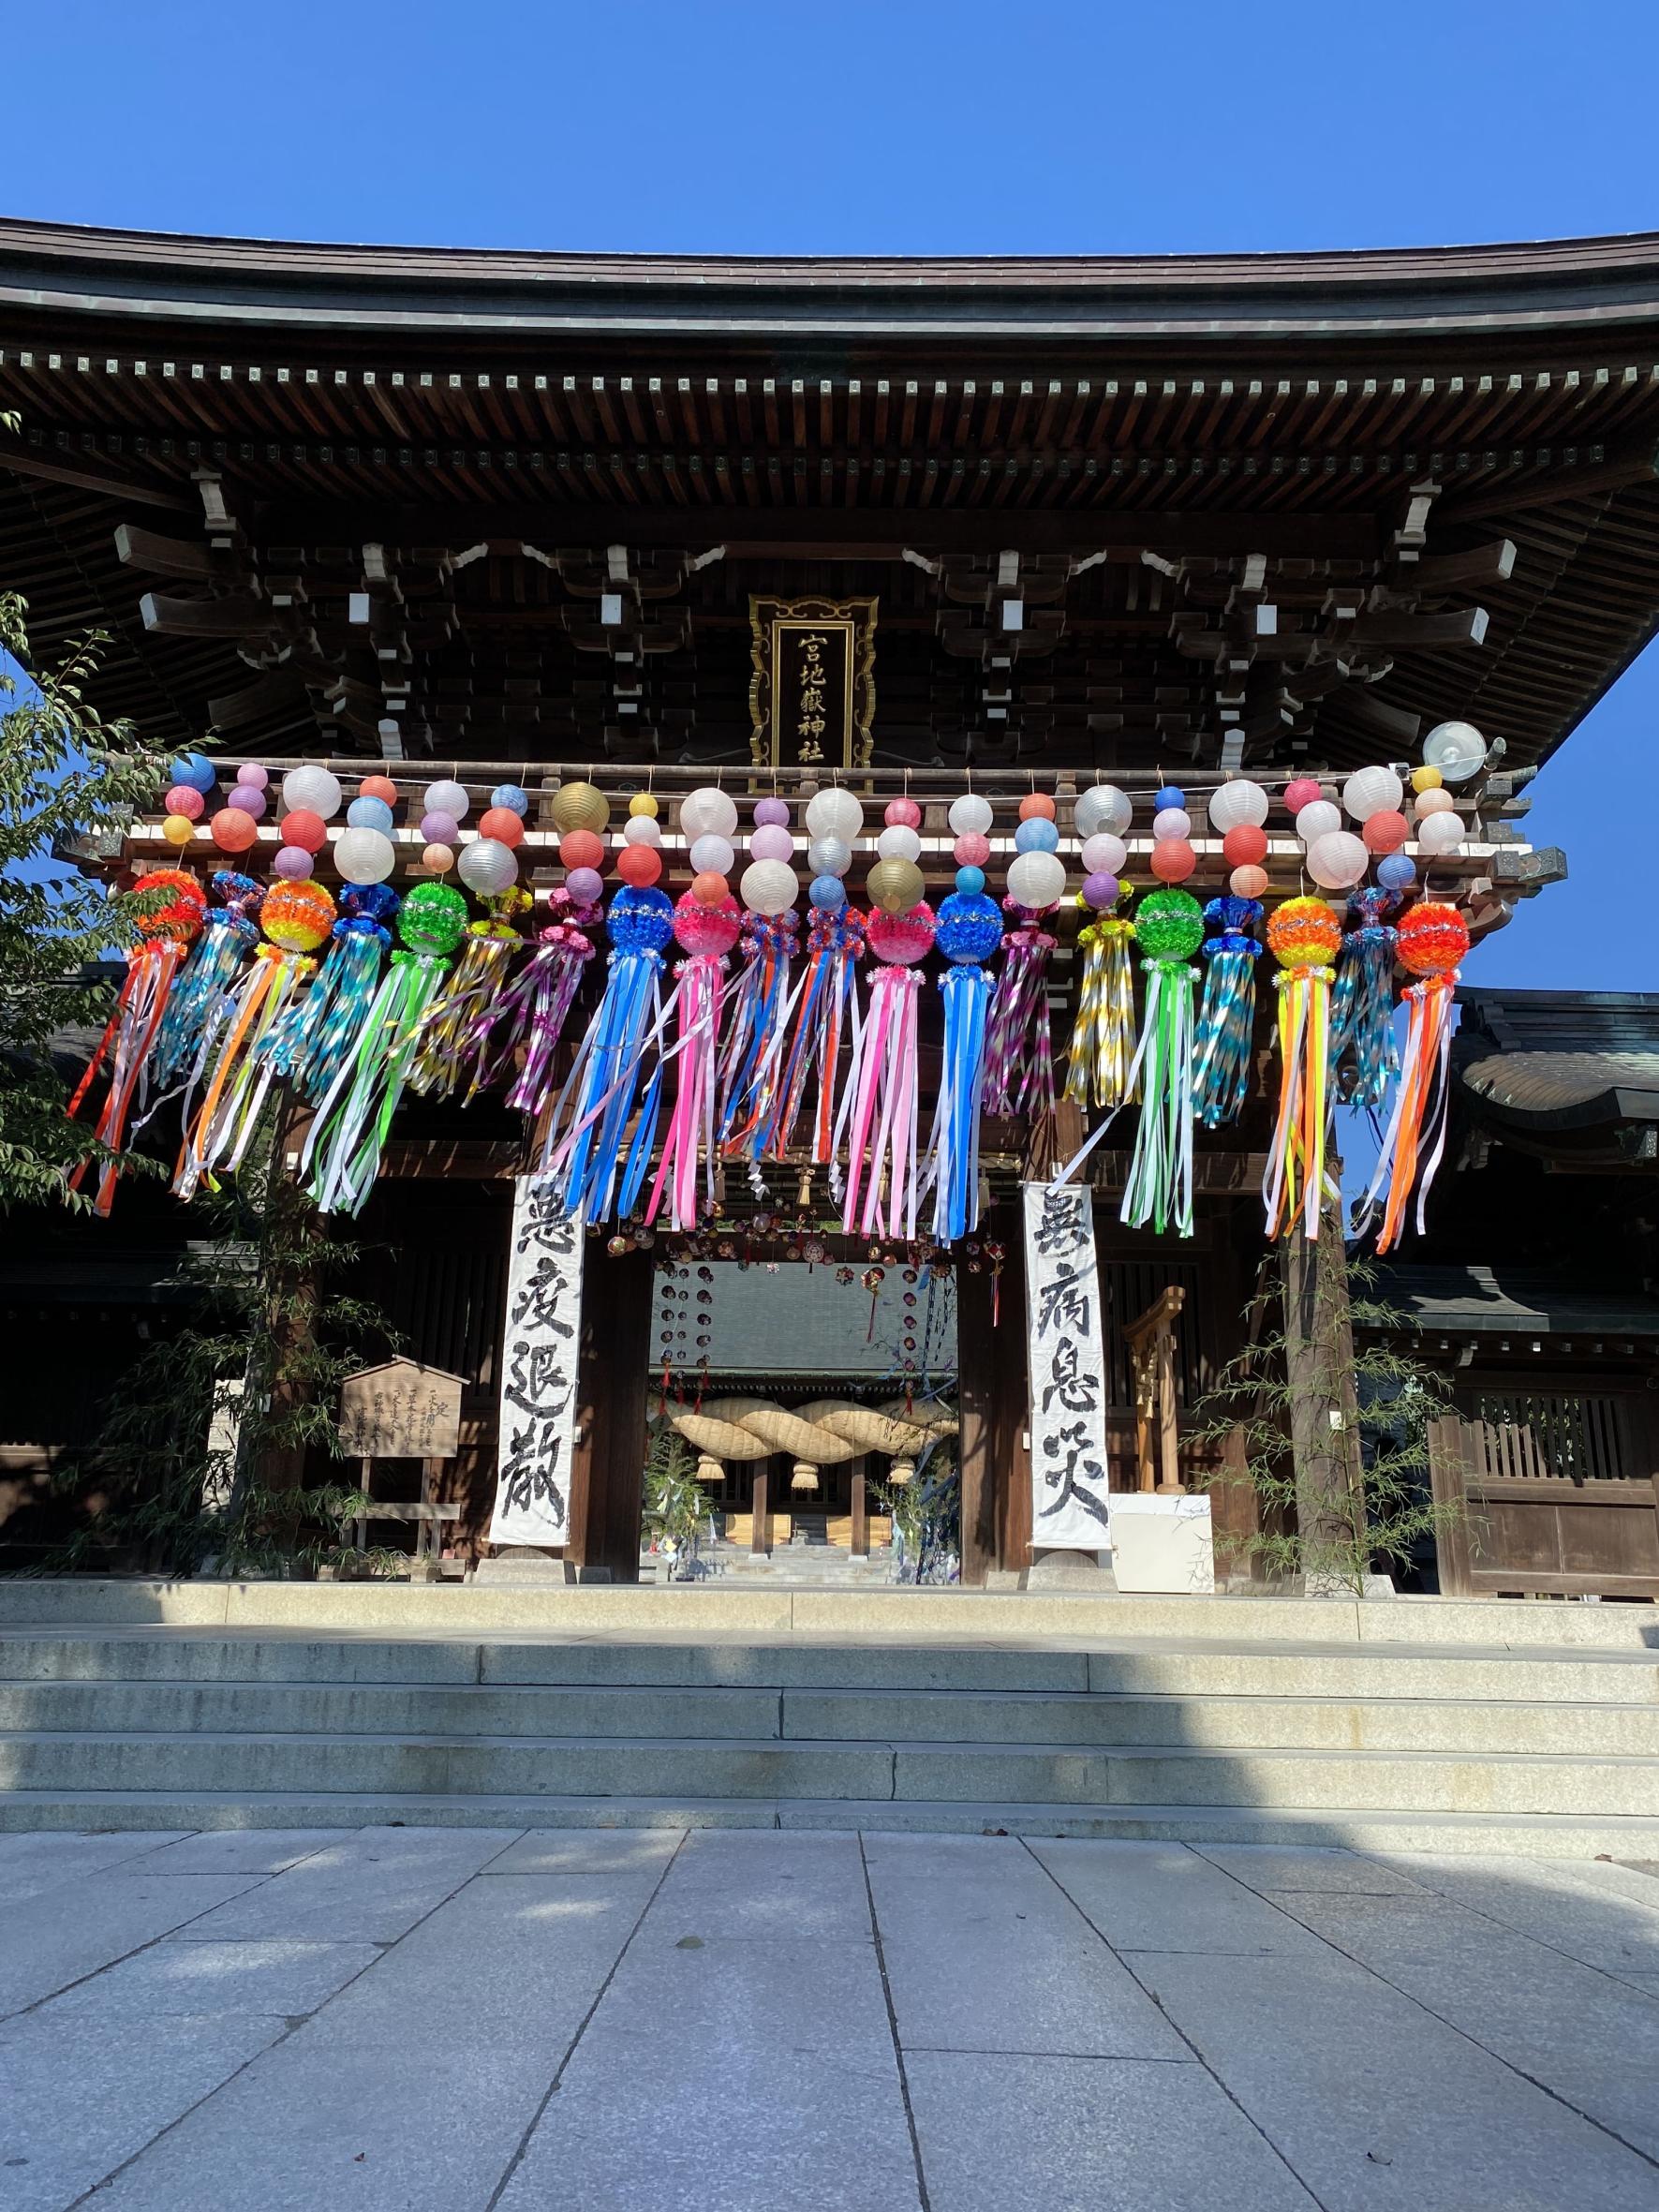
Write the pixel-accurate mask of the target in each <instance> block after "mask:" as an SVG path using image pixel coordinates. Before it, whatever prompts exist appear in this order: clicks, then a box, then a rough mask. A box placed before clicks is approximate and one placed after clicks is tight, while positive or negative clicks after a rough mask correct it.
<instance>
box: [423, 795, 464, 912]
mask: <svg viewBox="0 0 1659 2212" xmlns="http://www.w3.org/2000/svg"><path fill="white" fill-rule="evenodd" d="M421 804H422V809H424V810H425V812H427V813H428V814H452V815H453V816H454V818H455V820H456V821H457V822H465V821H466V819H467V814H468V812H469V811H470V809H471V807H472V801H471V800H470V799H469V798H468V797H467V786H466V785H465V784H464V783H457V782H456V781H455V779H454V778H453V777H452V776H440V777H439V778H438V779H437V782H436V783H429V784H428V785H427V786H426V790H425V793H424V794H423V796H422V801H421ZM460 896H461V894H460V893H459V892H458V891H457V892H456V893H455V897H456V898H460Z"/></svg>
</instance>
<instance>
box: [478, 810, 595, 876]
mask: <svg viewBox="0 0 1659 2212" xmlns="http://www.w3.org/2000/svg"><path fill="white" fill-rule="evenodd" d="M491 811H492V813H493V812H494V811H495V809H493V808H492V809H491ZM558 856H559V858H560V860H561V861H562V862H563V863H564V865H565V868H566V869H567V871H568V870H569V869H570V868H600V869H601V870H602V869H603V868H604V865H605V848H604V844H603V842H602V840H601V839H600V838H599V837H598V836H597V835H596V834H595V833H594V831H592V830H591V829H568V830H566V832H565V833H564V835H563V837H561V838H560V839H559V841H558Z"/></svg>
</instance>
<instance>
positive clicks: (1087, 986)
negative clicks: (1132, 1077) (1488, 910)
mask: <svg viewBox="0 0 1659 2212" xmlns="http://www.w3.org/2000/svg"><path fill="white" fill-rule="evenodd" d="M1077 943H1078V944H1079V946H1080V947H1081V948H1082V953H1083V975H1082V980H1081V982H1080V983H1079V985H1078V987H1077V1012H1076V1015H1075V1017H1074V1020H1073V1023H1072V1041H1071V1044H1070V1046H1069V1047H1068V1048H1067V1059H1066V1096H1067V1097H1068V1098H1070V1099H1074V1100H1075V1101H1076V1103H1077V1104H1078V1105H1079V1106H1111V1107H1116V1106H1122V1105H1123V1104H1124V1102H1125V1101H1126V1100H1127V1099H1128V1097H1129V1069H1130V1063H1131V1061H1133V1059H1134V971H1133V966H1132V964H1131V960H1130V947H1131V945H1133V943H1134V924H1133V922H1132V921H1131V920H1130V919H1129V917H1128V916H1127V915H1126V914H1110V913H1103V914H1100V915H1097V917H1096V918H1095V919H1094V920H1093V921H1092V922H1086V923H1085V924H1084V925H1083V928H1081V929H1079V930H1078V932H1077Z"/></svg>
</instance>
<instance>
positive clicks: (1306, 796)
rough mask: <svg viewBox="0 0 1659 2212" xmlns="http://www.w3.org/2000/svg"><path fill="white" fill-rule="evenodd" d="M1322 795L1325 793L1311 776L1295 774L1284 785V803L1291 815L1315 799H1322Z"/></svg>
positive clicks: (1309, 805)
mask: <svg viewBox="0 0 1659 2212" xmlns="http://www.w3.org/2000/svg"><path fill="white" fill-rule="evenodd" d="M1324 796H1325V793H1324V792H1323V791H1322V790H1321V789H1320V787H1319V784H1318V783H1317V781H1316V780H1315V779H1314V778H1313V777H1311V776H1297V777H1296V778H1295V779H1294V780H1293V781H1291V782H1289V783H1287V784H1286V785H1285V787H1284V803H1285V805H1286V807H1287V808H1288V809H1290V812H1291V814H1292V815H1293V816H1294V815H1297V814H1299V813H1300V812H1301V810H1302V809H1303V808H1304V807H1311V805H1312V804H1313V802H1314V800H1315V799H1322V798H1324Z"/></svg>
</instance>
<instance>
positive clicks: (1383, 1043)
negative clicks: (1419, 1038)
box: [1330, 884, 1400, 1108]
mask: <svg viewBox="0 0 1659 2212" xmlns="http://www.w3.org/2000/svg"><path fill="white" fill-rule="evenodd" d="M1399 905H1400V894H1399V892H1398V891H1385V890H1382V889H1381V888H1379V887H1378V886H1376V885H1374V884H1366V885H1364V886H1363V887H1362V888H1361V889H1359V890H1357V891H1353V892H1351V893H1350V894H1349V898H1348V914H1349V919H1350V920H1351V921H1356V923H1357V926H1356V927H1355V928H1351V929H1349V930H1348V931H1347V932H1346V934H1345V935H1344V937H1343V939H1342V956H1341V959H1340V960H1339V961H1338V963H1337V982H1336V988H1335V990H1334V991H1333V992H1332V993H1331V1017H1330V1081H1331V1088H1332V1090H1333V1091H1337V1090H1338V1088H1339V1085H1340V1080H1341V1069H1342V1062H1343V1061H1344V1060H1345V1059H1346V1058H1348V1057H1349V1056H1350V1055H1351V1056H1352V1073H1351V1074H1350V1075H1349V1076H1348V1078H1347V1083H1346V1087H1345V1091H1344V1095H1345V1096H1346V1098H1347V1101H1348V1103H1349V1105H1350V1106H1370V1107H1373V1108H1375V1107H1380V1106H1383V1105H1384V1104H1385V1102H1386V1100H1387V1096H1388V1088H1389V1085H1390V1084H1391V1083H1392V1082H1393V1080H1394V1078H1395V1076H1398V1075H1399V1073H1400V1046H1399V1043H1398V1041H1397V1040H1396V1038H1395V1034H1394V953H1395V945H1396V943H1397V942H1398V938H1399V932H1398V931H1397V930H1395V929H1393V928H1390V927H1389V926H1388V923H1387V921H1386V919H1385V917H1386V916H1387V915H1389V914H1391V913H1394V912H1395V911H1396V910H1397V909H1398V907H1399Z"/></svg>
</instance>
